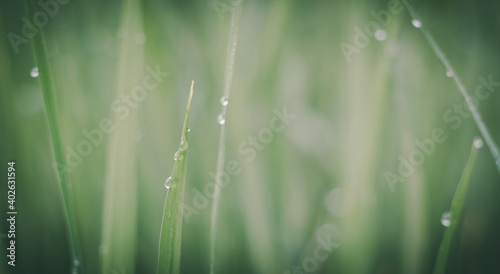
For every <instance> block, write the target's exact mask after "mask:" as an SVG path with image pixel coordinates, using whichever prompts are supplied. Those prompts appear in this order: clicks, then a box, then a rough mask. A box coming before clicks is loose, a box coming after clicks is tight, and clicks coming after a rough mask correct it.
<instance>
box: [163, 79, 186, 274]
mask: <svg viewBox="0 0 500 274" xmlns="http://www.w3.org/2000/svg"><path fill="white" fill-rule="evenodd" d="M193 87H194V81H193V82H192V83H191V90H190V92H189V98H188V103H187V110H186V117H185V118H184V126H183V127H182V136H181V142H180V144H179V150H178V154H177V160H176V161H175V164H174V169H173V171H172V176H171V177H170V178H171V180H170V185H169V187H168V190H167V197H166V199H165V208H164V210H163V221H162V225H161V231H160V244H159V245H160V247H159V254H158V269H157V271H156V273H158V274H159V273H179V269H180V265H181V239H182V204H183V197H184V183H185V181H186V160H187V157H186V156H187V145H188V130H189V110H190V108H191V98H192V97H193Z"/></svg>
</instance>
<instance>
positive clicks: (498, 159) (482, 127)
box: [403, 0, 500, 173]
mask: <svg viewBox="0 0 500 274" xmlns="http://www.w3.org/2000/svg"><path fill="white" fill-rule="evenodd" d="M403 2H404V4H405V6H406V8H407V9H408V11H409V12H410V14H411V16H412V17H413V18H414V19H416V20H418V21H419V22H422V21H421V20H420V18H419V16H418V14H417V13H416V12H415V10H414V9H413V7H412V6H411V5H410V4H409V3H408V1H407V0H404V1H403ZM419 28H420V29H421V30H422V32H423V34H424V36H425V38H426V39H427V41H428V42H429V44H430V45H431V47H432V50H433V51H434V53H435V54H436V56H437V58H438V59H439V60H440V61H441V63H443V65H444V66H445V68H446V71H447V73H448V74H450V75H451V77H452V78H453V80H454V81H455V84H456V85H457V87H458V89H459V90H460V93H461V94H462V96H463V97H464V99H465V102H466V104H467V107H468V108H469V110H470V112H471V113H472V117H473V118H474V121H475V122H476V124H477V127H478V128H479V131H480V132H481V134H482V135H483V138H484V141H485V142H486V144H487V145H488V148H489V149H490V151H491V154H492V156H493V159H494V160H495V164H496V166H497V169H498V172H499V173H500V152H499V150H498V146H497V145H496V144H495V141H494V140H493V138H492V137H491V134H490V132H489V130H488V127H487V126H486V124H485V123H484V121H483V119H482V118H481V114H480V113H479V111H478V110H477V108H476V107H475V106H474V103H473V102H472V99H471V96H470V95H469V92H468V91H467V89H466V88H465V86H464V84H463V83H462V81H461V80H460V78H459V77H458V75H457V73H456V71H455V69H454V68H453V66H452V65H451V63H450V62H449V61H448V59H447V58H446V56H445V55H444V52H443V51H442V50H441V48H440V47H439V45H438V44H437V42H436V40H435V39H434V37H433V36H432V35H431V33H430V32H429V31H428V30H427V28H426V27H425V25H424V24H421V26H420V27H419Z"/></svg>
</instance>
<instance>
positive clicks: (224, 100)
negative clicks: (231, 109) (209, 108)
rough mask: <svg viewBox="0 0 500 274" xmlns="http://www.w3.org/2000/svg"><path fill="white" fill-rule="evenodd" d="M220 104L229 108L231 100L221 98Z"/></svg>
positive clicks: (224, 97)
mask: <svg viewBox="0 0 500 274" xmlns="http://www.w3.org/2000/svg"><path fill="white" fill-rule="evenodd" d="M220 104H221V105H223V106H227V105H228V104H229V98H227V97H226V96H222V97H221V98H220Z"/></svg>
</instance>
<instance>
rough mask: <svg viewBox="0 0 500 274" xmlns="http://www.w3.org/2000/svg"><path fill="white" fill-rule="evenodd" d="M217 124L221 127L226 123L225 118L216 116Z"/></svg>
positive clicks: (222, 115)
mask: <svg viewBox="0 0 500 274" xmlns="http://www.w3.org/2000/svg"><path fill="white" fill-rule="evenodd" d="M217 123H219V125H223V124H225V123H226V117H225V116H224V114H222V113H221V114H219V116H217Z"/></svg>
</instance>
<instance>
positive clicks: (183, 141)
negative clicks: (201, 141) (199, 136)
mask: <svg viewBox="0 0 500 274" xmlns="http://www.w3.org/2000/svg"><path fill="white" fill-rule="evenodd" d="M187 147H188V141H187V140H186V138H184V136H183V137H182V138H181V144H180V145H179V149H180V150H186V149H187Z"/></svg>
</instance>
